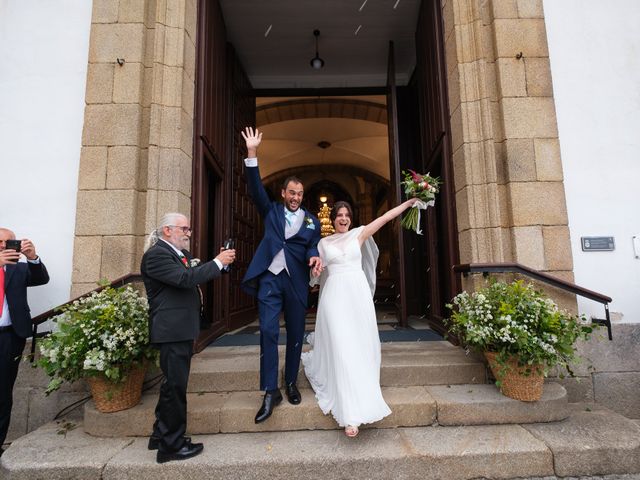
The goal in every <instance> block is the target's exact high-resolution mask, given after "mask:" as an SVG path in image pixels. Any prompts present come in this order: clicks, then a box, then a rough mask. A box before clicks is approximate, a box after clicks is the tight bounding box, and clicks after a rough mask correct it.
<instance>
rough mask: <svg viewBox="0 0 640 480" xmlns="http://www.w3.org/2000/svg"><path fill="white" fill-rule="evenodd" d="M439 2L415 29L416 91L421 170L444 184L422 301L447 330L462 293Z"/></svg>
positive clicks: (433, 214)
mask: <svg viewBox="0 0 640 480" xmlns="http://www.w3.org/2000/svg"><path fill="white" fill-rule="evenodd" d="M440 3H441V2H440V0H424V1H423V2H422V6H421V9H420V15H419V17H418V26H417V29H416V60H417V63H416V78H415V86H416V91H417V96H418V105H419V129H420V135H419V136H420V139H421V148H420V151H421V157H422V158H421V162H420V163H421V164H422V170H423V171H425V172H426V171H428V172H430V173H431V174H432V175H435V176H439V177H440V178H441V179H442V181H443V185H442V188H441V190H440V194H439V196H438V198H437V200H436V205H435V208H432V209H429V210H428V212H427V228H426V231H425V237H426V239H425V240H426V242H425V245H424V248H425V250H426V252H427V255H426V261H427V265H426V285H425V290H424V294H425V295H424V296H425V298H426V303H427V306H428V308H427V315H428V318H429V320H430V321H431V324H432V326H433V327H434V328H435V329H436V330H438V331H441V332H444V331H445V327H444V326H443V324H442V319H443V318H444V317H446V316H447V315H448V312H447V309H446V307H445V304H446V303H447V302H449V301H450V300H451V299H452V298H453V296H454V295H456V294H457V293H458V292H459V291H460V284H459V280H458V278H457V276H456V275H455V274H454V273H453V270H452V267H453V265H455V264H457V263H458V242H457V238H458V231H457V226H456V217H455V190H454V182H453V167H452V155H451V154H452V152H451V131H450V123H449V105H448V96H447V83H446V63H445V58H444V38H443V25H442V15H441V13H442V9H441V5H440Z"/></svg>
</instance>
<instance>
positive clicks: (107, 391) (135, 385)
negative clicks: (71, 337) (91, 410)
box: [86, 364, 147, 413]
mask: <svg viewBox="0 0 640 480" xmlns="http://www.w3.org/2000/svg"><path fill="white" fill-rule="evenodd" d="M146 370H147V366H146V365H145V364H137V365H133V366H132V367H131V371H130V372H129V375H127V378H126V379H125V381H124V382H122V383H113V382H111V381H110V380H107V379H106V378H105V377H103V376H98V377H87V378H86V381H87V383H88V384H89V388H90V390H91V396H92V397H93V401H94V403H95V404H96V408H97V409H98V411H100V412H102V413H110V412H118V411H120V410H126V409H127V408H131V407H135V406H136V405H137V404H138V403H139V402H140V398H141V397H142V384H143V382H144V374H145V372H146Z"/></svg>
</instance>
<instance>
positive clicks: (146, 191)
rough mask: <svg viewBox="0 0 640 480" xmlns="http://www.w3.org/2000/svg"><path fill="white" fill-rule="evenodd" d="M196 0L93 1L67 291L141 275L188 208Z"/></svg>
mask: <svg viewBox="0 0 640 480" xmlns="http://www.w3.org/2000/svg"><path fill="white" fill-rule="evenodd" d="M195 2H196V0H94V2H93V17H92V25H91V39H90V46H89V67H88V72H87V90H86V99H85V100H86V108H85V118H84V130H83V136H82V152H81V157H80V172H79V179H78V202H77V214H76V232H75V233H76V237H75V244H74V259H73V277H72V289H71V295H72V297H73V296H77V295H79V294H81V293H84V292H86V291H88V290H91V289H92V288H94V287H95V282H97V281H98V280H99V279H101V278H107V279H110V280H113V279H115V278H117V277H120V276H122V275H126V274H128V273H132V272H137V271H139V264H140V258H141V256H142V248H143V242H144V236H145V234H146V233H148V232H149V231H151V230H152V229H153V228H154V227H155V224H156V222H157V220H158V219H159V217H160V216H162V214H164V213H166V212H169V211H180V212H184V213H185V214H189V213H190V210H191V159H192V144H193V140H192V136H193V112H194V92H195V41H196V23H197V21H196V3H195Z"/></svg>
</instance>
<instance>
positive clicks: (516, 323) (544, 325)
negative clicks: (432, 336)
mask: <svg viewBox="0 0 640 480" xmlns="http://www.w3.org/2000/svg"><path fill="white" fill-rule="evenodd" d="M447 307H448V308H450V309H451V310H452V314H451V318H449V319H448V320H446V323H447V325H448V326H449V328H450V332H451V333H453V334H456V335H458V336H459V338H460V340H461V342H462V343H463V344H465V345H467V346H469V347H471V348H473V349H475V350H477V351H479V352H482V353H483V354H484V355H485V357H486V358H487V361H488V363H489V367H490V368H491V371H492V372H493V375H494V377H495V378H496V385H497V386H498V387H499V388H500V390H501V391H502V393H503V394H504V395H506V396H508V397H511V398H515V399H518V400H523V401H536V400H539V399H540V397H541V396H542V388H543V383H544V377H545V376H546V375H547V374H548V373H549V371H550V369H551V368H553V367H556V366H557V367H564V368H566V370H567V371H568V372H569V373H570V374H572V371H571V367H570V363H571V362H574V361H576V360H577V357H576V341H577V340H579V339H585V340H586V339H588V338H589V336H590V334H591V333H592V331H593V328H594V325H592V324H587V323H585V320H584V318H583V317H580V316H576V315H571V314H569V313H568V312H566V311H563V310H560V309H559V308H558V306H557V305H556V304H555V303H554V302H553V301H552V300H551V299H550V298H548V297H547V296H545V295H544V294H543V293H542V292H541V291H539V290H536V289H535V288H534V287H533V285H531V284H527V283H524V282H523V281H515V282H512V283H504V282H496V281H492V282H490V283H489V285H488V286H486V287H485V288H482V289H480V290H478V291H476V292H473V293H471V294H469V293H467V292H462V293H460V294H458V295H456V297H455V298H454V299H453V305H451V304H449V305H447Z"/></svg>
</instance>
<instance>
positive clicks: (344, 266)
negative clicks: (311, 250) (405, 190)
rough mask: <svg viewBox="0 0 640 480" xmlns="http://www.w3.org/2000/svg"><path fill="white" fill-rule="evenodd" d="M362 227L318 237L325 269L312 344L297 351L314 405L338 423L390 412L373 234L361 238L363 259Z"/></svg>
mask: <svg viewBox="0 0 640 480" xmlns="http://www.w3.org/2000/svg"><path fill="white" fill-rule="evenodd" d="M362 228H363V227H360V228H357V229H354V230H351V231H349V232H347V233H344V234H334V235H331V236H329V237H326V238H323V239H322V240H321V241H320V243H319V245H318V249H319V251H320V257H321V258H322V261H323V265H324V266H325V271H324V272H323V278H322V279H321V285H320V299H319V303H318V311H317V316H316V327H315V332H314V333H312V334H310V336H309V337H311V338H309V340H310V341H309V343H311V344H312V346H313V349H312V350H311V351H309V352H306V353H303V354H302V362H303V364H304V370H305V374H306V376H307V378H308V379H309V381H310V383H311V386H312V387H313V390H314V391H315V393H316V399H317V400H318V404H319V406H320V408H321V409H322V411H323V412H324V414H325V415H326V414H327V413H329V412H331V413H332V414H333V417H334V418H335V419H336V422H338V424H339V425H340V426H342V427H346V426H348V425H353V426H359V425H361V424H363V423H372V422H376V421H378V420H381V419H382V418H384V417H386V416H387V415H389V414H390V413H391V410H390V409H389V407H388V405H387V404H386V403H385V401H384V398H383V397H382V392H381V390H380V337H379V335H378V326H377V323H376V312H375V308H374V305H373V298H372V291H373V290H374V289H375V283H372V282H375V262H377V247H375V243H373V240H369V241H368V243H365V247H364V251H365V258H366V259H367V260H366V261H365V262H364V265H363V257H362V252H361V248H360V244H359V242H358V235H359V233H360V232H361V231H362ZM367 249H368V250H367ZM371 249H374V251H373V254H372V250H371ZM372 255H373V256H372ZM367 261H368V264H367ZM372 262H373V265H372V264H371V263H372ZM363 268H364V269H365V270H367V275H365V272H364V271H363Z"/></svg>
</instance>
